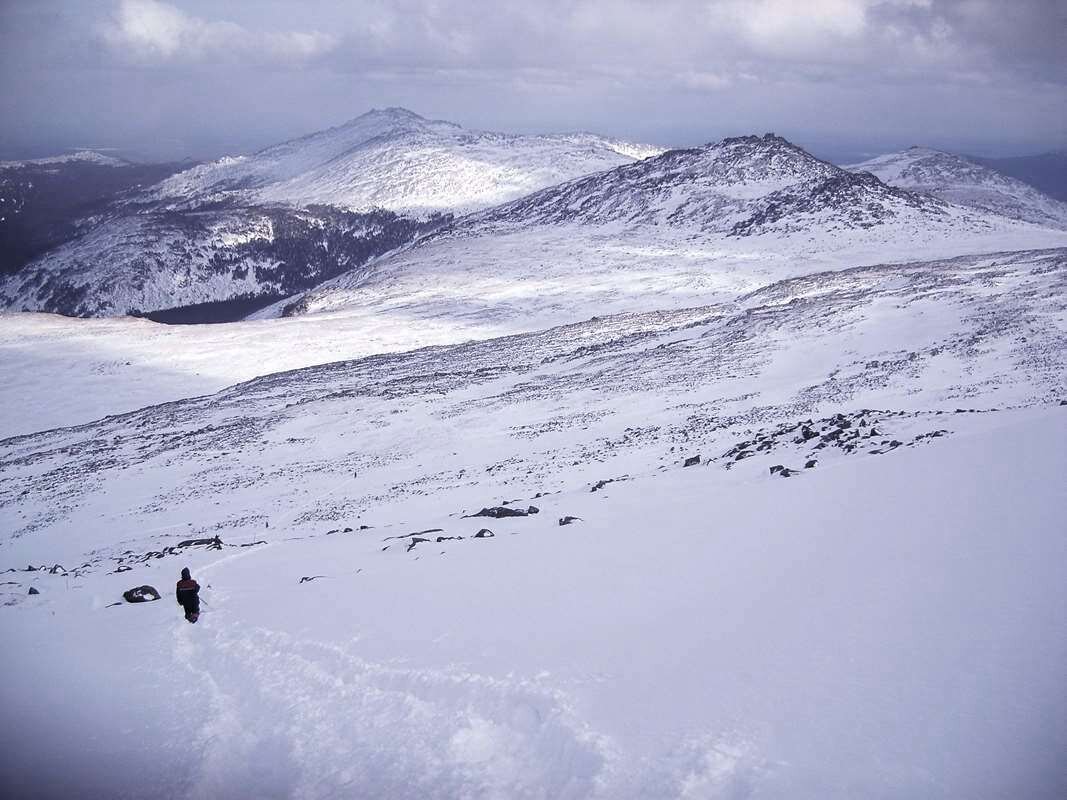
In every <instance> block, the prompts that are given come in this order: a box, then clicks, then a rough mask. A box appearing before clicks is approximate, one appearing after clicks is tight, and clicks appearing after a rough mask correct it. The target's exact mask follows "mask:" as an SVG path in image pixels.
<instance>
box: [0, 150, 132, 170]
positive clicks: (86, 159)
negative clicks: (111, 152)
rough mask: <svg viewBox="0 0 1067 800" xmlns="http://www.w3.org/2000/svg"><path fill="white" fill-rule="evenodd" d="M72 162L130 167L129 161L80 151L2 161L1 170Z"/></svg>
mask: <svg viewBox="0 0 1067 800" xmlns="http://www.w3.org/2000/svg"><path fill="white" fill-rule="evenodd" d="M71 162H81V163H86V164H96V165H98V166H101V167H125V166H129V163H130V162H128V161H126V160H124V159H121V158H115V157H114V156H108V155H104V154H103V153H98V152H96V151H95V150H78V151H77V152H74V153H66V154H64V155H59V156H48V157H46V158H30V159H25V160H22V161H0V169H19V168H22V167H46V166H50V165H53V164H67V163H71Z"/></svg>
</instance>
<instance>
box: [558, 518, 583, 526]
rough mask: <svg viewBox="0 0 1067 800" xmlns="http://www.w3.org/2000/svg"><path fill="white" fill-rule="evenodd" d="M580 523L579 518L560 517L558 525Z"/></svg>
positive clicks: (580, 519)
mask: <svg viewBox="0 0 1067 800" xmlns="http://www.w3.org/2000/svg"><path fill="white" fill-rule="evenodd" d="M581 521H582V518H581V517H560V518H559V524H560V525H572V524H574V523H575V522H581Z"/></svg>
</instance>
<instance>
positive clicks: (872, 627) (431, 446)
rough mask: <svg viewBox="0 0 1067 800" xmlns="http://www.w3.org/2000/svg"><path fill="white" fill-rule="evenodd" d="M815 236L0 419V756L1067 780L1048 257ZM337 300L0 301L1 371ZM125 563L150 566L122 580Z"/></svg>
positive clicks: (579, 779) (167, 339) (397, 780)
mask: <svg viewBox="0 0 1067 800" xmlns="http://www.w3.org/2000/svg"><path fill="white" fill-rule="evenodd" d="M865 186H867V188H866V189H863V191H868V190H869V189H870V184H865ZM875 190H877V187H875ZM877 191H880V190H877ZM887 202H888V201H887ZM871 207H872V206H870V205H868V206H867V208H868V209H870V208H871ZM909 207H910V206H909ZM938 208H940V206H938ZM813 213H814V212H813ZM901 213H902V212H901ZM944 213H946V214H954V213H957V212H952V211H946V212H944ZM486 224H495V223H493V222H492V221H486ZM568 224H574V225H578V224H581V223H578V222H574V223H568ZM760 224H764V223H760ZM450 235H451V234H450ZM956 241H957V242H959V241H962V240H956ZM930 246H931V248H932V247H934V245H933V244H931V245H930ZM945 246H946V247H947V246H948V245H947V244H946V245H945ZM418 249H421V248H414V249H413V250H412V251H411V253H414V252H415V251H416V250H418ZM861 263H862V262H861ZM870 263H875V262H874V261H872V262H870ZM761 264H762V260H757V261H756V262H755V264H754V269H762V268H763V267H762V266H760V265H761ZM809 267H810V268H806V269H804V270H802V271H801V272H802V274H789V272H788V270H783V272H784V273H785V274H782V275H781V276H780V277H775V276H774V275H773V272H768V273H766V274H767V276H769V277H768V278H767V279H764V280H763V282H762V284H761V285H759V286H755V287H754V288H753V289H752V290H751V291H745V290H744V287H745V286H747V285H748V284H746V283H744V282H743V281H741V280H740V279H739V281H738V283H737V285H732V286H731V287H730V290H729V292H725V293H724V294H723V296H722V299H721V300H719V301H715V302H712V303H711V304H697V305H694V306H693V307H688V308H684V307H682V304H681V303H675V302H672V300H671V298H670V296H669V295H655V296H654V299H650V300H649V305H656V306H658V308H659V310H647V311H643V312H638V311H636V310H634V309H630V310H628V311H626V312H625V313H613V312H614V308H613V307H612V306H611V305H610V304H608V303H604V304H602V303H601V301H600V300H599V299H594V300H593V301H592V302H591V303H590V304H586V303H585V302H584V301H583V300H581V299H580V296H581V291H580V288H579V287H578V286H577V284H576V285H575V286H574V289H573V291H574V294H575V295H576V297H578V298H579V299H577V300H576V301H575V303H576V305H575V311H574V313H575V314H576V315H580V314H586V313H587V312H588V311H589V309H590V308H592V307H594V306H596V305H603V306H604V308H603V311H602V313H598V314H597V315H596V316H595V317H593V318H592V319H589V318H584V319H583V318H582V317H580V316H575V317H574V318H572V319H571V320H570V321H569V324H566V325H563V326H557V327H546V328H545V329H543V330H531V331H529V332H522V333H515V334H513V335H508V336H495V337H494V336H493V335H492V334H491V333H490V331H489V330H488V327H491V326H492V325H493V324H494V322H493V317H492V316H490V317H489V318H488V321H487V322H485V323H484V324H486V326H487V330H486V334H487V335H486V336H483V337H481V338H482V340H481V341H470V342H463V341H462V339H463V338H465V337H464V331H463V328H462V326H463V325H464V324H470V325H473V324H474V321H475V320H477V319H480V318H481V314H482V312H481V310H478V309H475V310H473V311H472V316H471V319H470V321H469V322H468V321H465V320H464V318H463V316H462V314H460V313H458V310H456V309H455V308H454V313H453V314H452V317H453V318H454V319H455V320H456V323H455V324H456V325H457V328H455V329H454V330H453V331H452V332H451V334H450V333H448V332H446V331H444V330H443V329H441V330H439V332H438V333H439V335H440V336H441V338H442V343H440V344H438V345H436V346H433V347H423V348H421V349H410V348H408V347H407V346H405V345H400V346H398V348H397V349H398V350H407V351H406V352H395V353H391V354H388V353H378V354H375V355H369V356H367V357H365V358H360V359H355V360H346V361H338V362H335V363H329V364H319V365H317V366H309V367H306V368H303V369H298V370H294V371H289V372H274V373H273V374H263V376H262V377H258V378H255V379H254V380H251V381H248V382H245V383H240V384H237V385H234V386H231V387H229V388H226V389H223V390H222V391H216V392H214V393H210V394H206V395H204V396H200V397H194V398H189V399H178V396H177V395H175V396H170V397H161V398H159V399H160V400H163V399H166V400H168V402H162V403H161V404H158V405H152V406H147V407H145V408H141V409H138V410H132V411H128V413H122V414H116V415H114V416H110V417H107V418H104V419H99V420H96V421H84V420H82V419H68V420H66V422H65V423H64V424H70V423H72V422H75V421H77V422H83V421H84V423H85V424H79V425H73V426H71V427H63V428H57V429H54V430H47V431H38V432H29V431H31V430H34V429H35V428H39V427H40V426H35V425H33V424H32V423H29V422H27V423H26V424H24V425H23V428H24V430H23V431H22V432H23V433H24V435H18V436H13V437H12V438H8V439H5V440H3V441H0V477H2V482H0V528H2V529H3V530H4V531H5V532H6V535H5V537H4V539H3V541H2V542H0V569H5V570H8V571H7V572H6V573H4V574H3V586H2V589H3V595H2V598H3V603H4V605H3V606H0V636H2V637H3V641H4V648H3V653H2V655H0V658H2V660H3V661H2V664H3V667H2V669H3V675H4V680H3V681H2V682H0V706H2V707H3V708H4V710H5V712H4V716H5V722H6V724H5V725H4V726H2V727H0V785H2V786H4V787H5V789H6V790H7V793H8V794H9V795H10V796H19V797H23V796H25V797H35V796H39V797H56V796H72V795H76V796H79V797H107V798H116V797H134V796H136V797H144V796H159V797H210V798H220V797H300V798H327V797H375V798H378V797H381V798H386V797H388V798H820V800H825V799H827V798H856V797H864V798H867V797H879V798H916V797H925V798H968V799H969V800H970V799H981V798H990V800H992V798H1004V797H1027V798H1058V797H1062V796H1063V795H1064V793H1065V792H1067V771H1065V770H1064V768H1063V762H1062V754H1063V753H1064V752H1067V695H1065V694H1064V692H1063V664H1064V663H1067V626H1065V625H1064V624H1063V622H1064V618H1065V611H1067V581H1064V574H1065V570H1067V548H1065V544H1064V531H1063V518H1064V511H1065V510H1067V494H1065V491H1067V489H1065V484H1064V482H1063V475H1064V474H1067V425H1065V420H1067V407H1064V406H1063V405H1061V402H1062V401H1063V400H1064V399H1065V398H1067V387H1065V374H1067V346H1065V345H1067V250H1064V249H1063V248H1057V249H1044V250H1033V249H1031V250H1029V251H1026V252H1022V251H1016V252H999V253H989V254H982V255H958V256H957V257H954V258H946V259H940V260H930V259H924V260H916V259H912V260H910V261H909V262H908V263H896V264H893V263H880V264H877V265H874V266H855V267H853V268H836V269H834V270H833V271H826V269H825V268H824V269H823V270H816V269H814V263H812V264H809ZM594 280H598V278H595V277H591V280H590V281H589V285H592V283H593V282H594ZM745 280H749V279H748V278H746V279H745ZM683 297H684V295H683ZM523 302H524V301H523V300H519V301H516V303H515V305H516V306H518V307H521V305H522V303H523ZM500 303H501V305H500V307H502V308H504V307H506V305H505V304H504V303H503V301H500ZM426 307H427V308H428V307H429V305H427V306H426ZM352 313H353V314H354V313H355V312H352ZM448 316H449V315H448V314H444V313H442V314H441V315H440V324H441V325H442V326H443V325H444V321H445V320H446V318H448ZM353 318H354V317H353V316H346V313H341V312H336V313H332V314H307V315H305V316H303V317H299V318H296V319H282V320H263V321H261V322H251V323H242V324H240V325H236V326H233V328H234V329H235V330H236V331H237V332H235V333H233V334H225V333H224V332H223V331H222V330H220V329H221V328H225V329H229V328H230V326H208V327H204V328H194V329H191V330H189V331H188V332H185V331H183V332H181V334H180V335H177V334H176V335H173V336H171V335H167V336H160V335H158V334H156V333H154V331H155V330H156V329H157V328H158V326H155V325H153V324H152V323H149V322H147V321H132V320H62V319H60V318H48V317H42V316H40V315H25V316H19V317H6V318H4V320H3V325H4V326H5V328H4V329H5V330H7V329H8V328H7V327H6V326H10V325H18V326H23V324H24V323H25V326H24V327H23V328H22V332H23V334H25V335H26V336H30V337H32V336H35V335H38V334H34V333H29V332H27V331H28V327H29V326H30V325H37V326H40V327H41V328H42V329H49V328H50V329H51V334H50V335H51V336H52V337H53V339H54V340H55V341H54V350H53V351H52V353H51V355H50V358H53V359H55V360H54V361H52V362H51V363H50V365H49V367H48V369H47V370H45V369H41V370H39V373H38V375H37V377H36V384H37V388H34V386H32V385H31V383H32V382H33V380H34V379H33V378H32V376H27V377H25V378H24V384H23V388H24V390H25V391H26V392H27V395H26V396H27V397H28V398H29V400H28V401H27V402H31V403H34V404H37V405H38V406H39V407H40V409H41V413H42V414H46V415H49V414H50V415H51V419H53V420H63V418H64V415H66V414H72V415H74V416H77V415H78V414H80V413H84V408H80V409H79V407H78V406H77V404H74V405H70V400H69V398H68V397H67V395H69V394H71V393H72V390H73V391H77V389H76V388H75V387H92V388H91V389H87V390H86V391H97V390H99V388H101V387H102V386H104V385H107V384H94V383H92V382H87V381H88V379H87V378H86V375H85V372H86V367H85V361H86V359H84V358H82V357H81V356H79V355H78V354H77V351H76V349H75V348H74V347H73V346H72V345H70V343H69V342H67V341H66V340H65V339H64V338H63V334H62V333H60V332H59V331H60V329H62V328H63V326H70V328H69V329H70V330H78V331H81V332H82V334H81V335H83V336H84V337H85V341H84V342H83V343H82V347H83V348H84V350H85V352H86V353H88V352H90V351H92V349H93V346H94V345H93V340H98V345H97V346H98V349H97V350H96V354H97V355H96V357H97V358H99V357H100V354H101V353H103V352H104V351H106V350H107V349H108V348H110V347H116V348H121V347H125V348H127V349H126V350H121V349H116V354H117V359H116V360H118V359H126V360H129V361H131V362H135V363H131V365H130V369H129V371H124V370H122V369H118V368H116V369H115V370H114V371H113V372H112V374H111V375H110V376H109V380H108V383H109V384H110V385H111V386H113V387H114V392H115V404H116V406H121V405H122V403H123V402H124V399H123V398H131V399H132V401H133V402H144V401H145V400H146V398H147V397H148V396H149V393H150V390H145V389H143V388H130V387H131V386H133V385H134V384H138V383H151V380H150V379H149V375H150V372H149V369H150V368H149V366H148V365H147V360H148V358H149V356H148V354H147V351H148V350H150V349H151V347H152V344H153V343H154V344H157V345H158V346H159V347H160V348H162V347H166V348H167V349H168V351H169V352H170V353H171V357H172V359H173V365H172V370H173V372H175V373H182V372H189V373H192V372H193V371H195V370H196V369H199V368H200V366H201V365H203V364H204V363H205V355H204V354H205V353H208V352H212V348H217V349H216V350H214V353H215V355H216V357H217V359H218V363H217V364H216V367H215V369H216V373H217V375H216V379H218V380H221V379H222V373H223V372H224V370H225V368H226V364H227V363H228V361H227V360H228V359H230V358H231V357H232V356H233V355H234V354H235V353H237V352H239V351H241V350H242V347H243V346H244V345H248V348H247V350H245V351H244V355H243V359H245V361H251V360H253V359H254V358H255V354H256V353H263V354H267V353H269V352H271V351H272V348H271V347H270V346H269V344H268V343H267V341H266V340H267V339H268V337H270V336H273V335H275V332H279V333H278V334H277V335H279V336H281V337H282V341H286V342H289V343H290V344H285V345H283V346H279V348H278V350H279V351H280V352H283V353H284V352H285V351H286V350H290V349H296V348H295V343H296V342H297V339H296V338H295V337H294V338H292V339H285V337H286V336H288V335H289V334H285V333H280V332H282V331H286V330H287V329H288V330H303V331H304V332H305V335H306V336H307V341H308V342H309V347H316V346H318V345H316V344H315V343H314V339H315V338H316V337H315V335H314V331H319V332H320V335H321V336H323V337H326V336H329V335H330V334H329V333H328V332H329V331H331V330H342V331H343V330H345V328H344V326H345V325H348V324H350V320H352V319H353ZM367 319H368V320H369V319H370V318H369V317H368V318H367ZM400 319H401V315H400V311H399V310H398V311H397V314H396V316H395V317H389V316H384V317H383V323H382V325H383V327H384V328H385V329H386V330H388V329H390V328H391V326H394V325H395V324H396V323H397V321H399V320H400ZM504 319H505V320H509V319H510V320H514V319H521V315H512V316H511V317H508V316H507V315H504ZM538 319H548V314H547V312H546V314H545V315H543V316H541V317H538ZM112 324H113V325H116V326H132V325H142V326H144V327H143V328H142V329H141V330H143V331H144V332H145V333H144V337H145V340H146V342H147V343H146V344H143V345H140V346H141V347H143V350H142V351H141V355H140V356H134V357H129V356H128V355H127V354H129V353H131V352H133V351H134V350H136V347H137V346H136V345H134V344H119V341H120V339H128V338H130V337H129V336H127V335H125V334H123V335H121V336H110V337H109V336H108V335H106V333H100V334H99V335H98V334H96V333H94V332H95V331H105V330H106V326H108V325H112ZM432 324H433V318H432V316H431V315H424V316H413V317H412V318H411V320H410V322H409V327H410V328H415V329H421V328H423V327H424V326H430V325H432ZM512 324H513V322H511V321H506V323H505V327H506V326H507V325H512ZM515 324H517V323H515ZM523 324H527V323H526V322H524V323H523ZM79 326H90V327H86V328H81V327H79ZM293 326H300V328H294V327H293ZM367 327H368V329H369V328H371V327H373V326H370V325H368V326H367ZM124 330H127V331H128V330H131V328H129V327H127V328H125V329H124ZM349 330H351V331H352V333H351V334H348V335H339V336H338V344H337V346H338V348H343V347H345V346H347V345H345V344H344V343H343V340H345V339H346V338H354V337H355V336H356V335H357V334H356V333H355V329H354V328H350V329H349ZM249 331H257V333H256V334H255V336H258V337H259V338H260V339H262V340H264V341H263V343H262V344H261V345H260V346H259V349H255V348H253V347H252V343H253V339H254V336H253V335H252V334H250V333H246V332H249ZM398 335H399V334H398ZM413 335H414V334H413ZM449 336H454V337H455V338H453V339H452V342H451V343H447V344H446V343H444V340H445V339H447V338H449ZM200 337H203V339H202V340H201V338H200ZM466 338H470V337H466ZM27 341H29V340H28V339H27ZM227 343H228V344H227ZM31 352H32V348H31V349H26V350H22V351H20V350H18V348H14V349H7V350H5V351H4V352H3V353H2V354H0V357H2V358H3V359H4V361H5V371H6V364H9V363H11V362H10V361H9V359H11V358H29V356H28V355H27V354H28V353H31ZM322 352H325V350H323V351H322ZM20 353H21V355H20ZM13 354H14V355H13ZM264 357H265V358H269V356H266V355H264ZM285 357H288V356H278V358H279V359H284V358H285ZM138 358H140V359H141V360H138ZM186 359H187V360H186ZM23 363H25V362H23ZM90 363H92V362H91V360H90ZM243 363H245V362H244V361H242V360H241V359H240V358H237V359H235V364H234V365H233V368H234V370H235V372H239V371H240V370H241V369H243V368H244V367H242V366H241V365H242V364H243ZM156 364H157V365H158V366H159V368H160V369H161V370H162V369H163V361H162V359H160V360H159V361H157V362H156ZM53 365H54V366H53ZM62 365H66V366H67V367H68V369H62V368H61V366H62ZM269 369H271V367H270V366H269V365H267V366H266V367H264V370H265V371H266V370H269ZM181 380H183V379H182V378H179V377H175V378H174V381H175V382H174V383H173V384H167V383H166V381H165V380H162V381H161V386H163V387H164V388H162V389H160V392H161V393H162V394H164V395H165V394H166V393H167V392H177V393H180V392H181V391H182V388H181ZM190 380H191V379H190ZM42 384H47V385H48V386H47V389H48V390H50V391H46V390H44V389H43V388H42ZM190 385H191V384H190ZM138 392H140V394H138ZM123 393H126V394H123ZM6 399H7V398H5V401H6ZM52 405H54V406H55V407H56V408H55V409H50V406H52ZM5 407H6V406H5ZM114 410H115V411H118V410H128V409H120V408H117V407H116V408H115V409H114ZM26 419H27V420H28V419H29V417H28V416H27V417H26ZM698 457H699V458H698ZM687 464H688V465H689V466H686V465H687ZM216 536H217V537H219V539H218V545H217V547H216V546H207V547H205V546H202V545H196V544H184V545H183V544H182V542H186V541H189V540H196V539H206V538H210V537H216ZM183 566H190V567H191V568H192V571H193V576H194V577H195V578H196V579H197V580H198V581H199V582H200V584H201V585H202V586H203V587H204V589H203V597H204V599H205V605H204V614H203V615H202V617H201V619H200V621H199V622H198V623H197V624H196V625H189V624H187V623H186V622H185V621H184V620H183V619H182V617H181V613H180V610H179V608H178V606H177V605H175V604H174V602H173V599H172V597H173V595H171V591H170V587H171V583H170V581H175V580H176V579H177V577H178V571H179V570H180V568H181V567H183ZM142 584H151V585H154V586H155V587H157V588H158V589H159V590H160V592H161V593H162V594H163V600H162V601H159V602H155V603H143V604H137V605H133V604H123V603H122V602H121V596H122V592H123V591H124V590H126V589H129V588H131V587H134V586H139V585H142ZM31 587H32V588H33V589H34V590H35V591H36V592H37V593H36V594H34V595H28V594H27V592H28V591H29V589H30V588H31Z"/></svg>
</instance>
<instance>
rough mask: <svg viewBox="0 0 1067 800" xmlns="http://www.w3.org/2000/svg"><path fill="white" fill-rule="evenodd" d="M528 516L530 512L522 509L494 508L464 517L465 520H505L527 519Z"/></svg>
mask: <svg viewBox="0 0 1067 800" xmlns="http://www.w3.org/2000/svg"><path fill="white" fill-rule="evenodd" d="M528 514H529V512H528V511H526V510H524V509H521V508H508V507H507V506H493V507H492V508H483V509H482V510H481V511H479V512H478V513H477V514H468V515H467V516H466V517H464V519H470V518H471V517H490V518H491V519H503V518H504V517H525V516H527V515H528Z"/></svg>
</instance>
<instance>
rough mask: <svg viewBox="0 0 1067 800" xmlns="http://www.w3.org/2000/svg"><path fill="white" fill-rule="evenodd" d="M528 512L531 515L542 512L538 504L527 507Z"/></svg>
mask: <svg viewBox="0 0 1067 800" xmlns="http://www.w3.org/2000/svg"><path fill="white" fill-rule="evenodd" d="M526 513H527V514H530V515H531V516H532V515H533V514H540V513H541V509H539V508H538V507H537V506H530V507H529V508H527V509H526Z"/></svg>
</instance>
